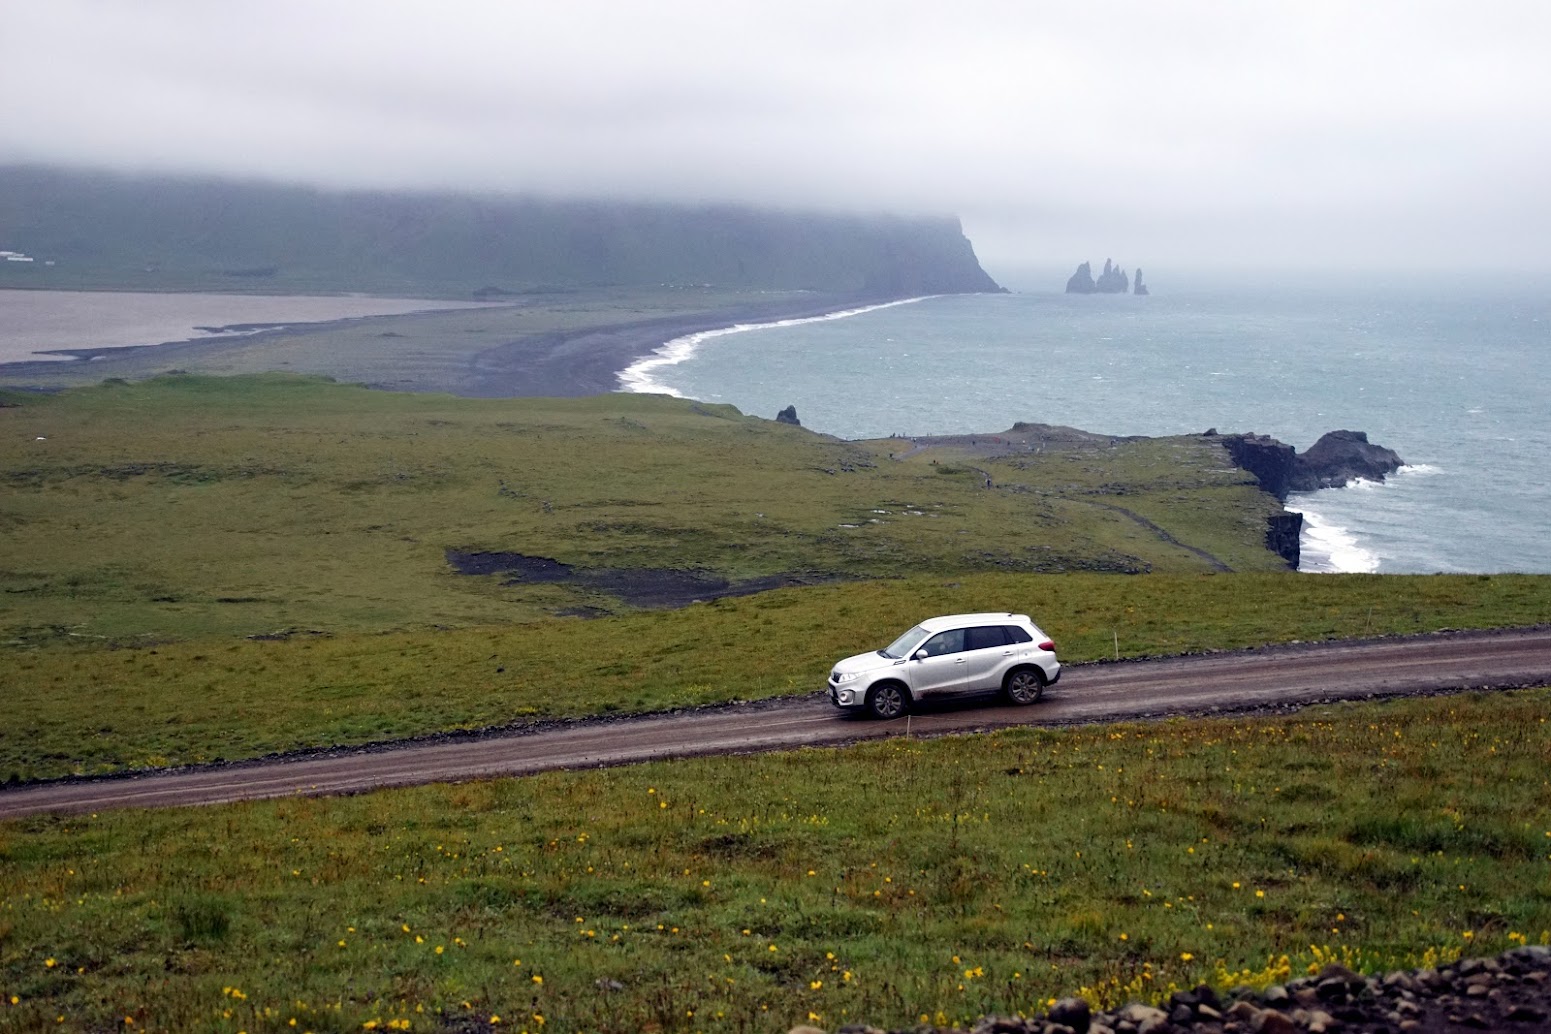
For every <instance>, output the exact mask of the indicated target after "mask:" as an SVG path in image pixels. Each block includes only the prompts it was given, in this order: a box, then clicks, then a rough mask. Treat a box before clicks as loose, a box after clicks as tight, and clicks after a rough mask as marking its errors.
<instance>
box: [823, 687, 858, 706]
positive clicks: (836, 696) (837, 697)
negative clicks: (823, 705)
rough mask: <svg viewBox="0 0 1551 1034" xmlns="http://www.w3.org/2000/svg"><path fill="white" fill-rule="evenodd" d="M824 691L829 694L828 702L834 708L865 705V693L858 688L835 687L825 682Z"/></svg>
mask: <svg viewBox="0 0 1551 1034" xmlns="http://www.w3.org/2000/svg"><path fill="white" fill-rule="evenodd" d="M824 689H825V691H826V692H827V693H829V702H830V703H832V704H834V705H835V706H836V707H843V708H853V707H862V706H864V705H866V703H867V693H866V691H865V690H863V689H862V688H861V687H860V686H853V685H841V686H837V685H835V684H834V683H833V682H826V683H824Z"/></svg>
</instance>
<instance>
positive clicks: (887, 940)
mask: <svg viewBox="0 0 1551 1034" xmlns="http://www.w3.org/2000/svg"><path fill="white" fill-rule="evenodd" d="M1548 704H1551V696H1548V693H1547V691H1543V690H1542V691H1532V692H1518V693H1510V694H1492V695H1468V696H1459V697H1447V698H1434V699H1425V700H1416V701H1395V702H1390V703H1386V704H1366V705H1342V706H1326V707H1320V708H1315V709H1312V710H1310V711H1307V712H1305V713H1303V714H1300V715H1298V716H1294V717H1282V718H1272V719H1234V720H1203V721H1188V722H1186V721H1177V722H1170V723H1165V724H1155V725H1119V726H1102V727H1089V728H1082V729H1073V730H1064V731H1013V732H1004V733H998V734H994V735H988V736H979V737H973V738H959V737H955V738H949V739H940V740H932V741H924V742H923V741H913V740H908V739H895V740H890V741H887V742H882V743H873V744H868V745H864V746H858V747H854V748H848V749H843V750H808V751H796V752H791V753H786V754H779V755H767V756H763V757H760V758H758V759H750V758H718V759H702V760H693V761H683V762H674V763H659V764H650V765H642V766H634V767H629V768H620V769H611V770H606V771H594V772H585V773H556V774H549V775H542V776H537V777H533V778H529V779H521V780H498V781H492V782H482V783H474V784H468V785H458V786H437V787H425V788H419V789H413V790H393V791H384V792H380V793H373V794H368V795H365V796H360V797H351V798H340V799H328V800H305V799H304V800H288V801H281V802H264V803H254V804H246V805H233V806H223V807H215V808H199V809H185V810H180V811H152V812H117V813H103V814H100V815H92V816H79V817H68V818H37V819H30V820H24V821H16V822H10V823H5V824H0V995H3V996H4V1001H3V1002H0V1030H4V1031H35V1030H42V1029H51V1030H53V1029H64V1030H82V1031H84V1030H93V1031H96V1030H108V1029H115V1030H144V1031H180V1032H195V1031H211V1032H221V1034H235V1032H237V1031H248V1032H257V1031H289V1030H293V1029H294V1030H296V1031H319V1032H322V1031H331V1032H341V1034H342V1032H346V1031H359V1030H362V1029H399V1030H402V1029H408V1030H416V1031H458V1032H467V1031H485V1030H497V1031H499V1030H512V1031H522V1030H526V1031H529V1032H533V1034H536V1032H538V1031H545V1032H557V1031H565V1032H569V1031H598V1032H621V1034H623V1032H635V1031H725V1030H748V1031H784V1030H786V1029H788V1028H789V1027H790V1026H792V1025H793V1024H795V1023H800V1022H810V1023H813V1024H816V1025H819V1026H821V1027H824V1028H826V1029H830V1030H833V1029H835V1028H837V1027H839V1026H840V1025H842V1024H845V1023H849V1022H869V1023H874V1024H877V1025H880V1026H887V1027H891V1028H898V1027H909V1026H913V1025H914V1024H915V1023H917V1022H920V1021H930V1022H933V1023H938V1024H947V1023H957V1024H961V1025H964V1026H966V1027H967V1026H968V1025H970V1024H971V1023H972V1022H973V1021H974V1019H975V1018H977V1017H978V1016H980V1015H982V1014H985V1013H1004V1014H1005V1013H1019V1012H1021V1013H1025V1014H1031V1013H1034V1012H1036V1011H1040V1010H1042V1009H1043V1008H1044V1007H1045V1004H1046V1003H1047V1002H1048V1001H1049V1000H1050V999H1051V998H1053V997H1057V996H1064V995H1070V994H1083V995H1085V996H1087V997H1089V998H1091V999H1092V1000H1094V1001H1096V1002H1100V1003H1117V1002H1120V1001H1125V1000H1131V999H1152V998H1157V997H1161V996H1165V995H1167V994H1168V993H1169V991H1170V990H1172V989H1174V988H1176V987H1193V986H1195V984H1196V983H1198V982H1200V981H1208V982H1211V983H1214V984H1216V985H1217V986H1219V987H1222V988H1228V987H1231V986H1234V985H1237V984H1240V983H1253V984H1264V983H1268V982H1275V981H1281V980H1285V979H1287V978H1288V977H1289V976H1290V975H1301V974H1303V973H1305V972H1309V971H1313V970H1316V969H1318V968H1319V967H1320V966H1321V965H1322V964H1323V963H1325V962H1327V961H1331V960H1336V961H1341V962H1344V963H1346V964H1348V965H1352V966H1355V967H1357V968H1359V969H1363V970H1368V971H1375V970H1385V969H1389V968H1400V967H1411V966H1417V965H1432V964H1437V963H1439V962H1441V961H1447V960H1451V959H1453V958H1455V957H1457V956H1459V955H1460V954H1461V953H1465V954H1487V953H1492V952H1496V951H1500V950H1503V949H1505V948H1508V947H1511V946H1513V945H1515V944H1519V943H1525V942H1532V943H1545V942H1547V940H1548V939H1551V889H1548V888H1551V883H1548V880H1547V875H1548V872H1551V821H1548V818H1547V812H1546V808H1545V802H1546V800H1547V796H1548V793H1551V783H1548V781H1547V772H1548V770H1551V769H1548V765H1547V762H1548V761H1551V730H1548V726H1547V723H1546V717H1545V714H1546V710H1547V706H1548ZM497 1017H499V1020H497V1019H496V1018H497Z"/></svg>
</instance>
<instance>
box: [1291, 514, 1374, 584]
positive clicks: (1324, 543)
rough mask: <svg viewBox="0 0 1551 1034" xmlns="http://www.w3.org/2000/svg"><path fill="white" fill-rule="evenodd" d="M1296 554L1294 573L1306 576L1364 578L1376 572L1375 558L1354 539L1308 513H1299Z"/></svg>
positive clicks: (1350, 534) (1353, 536) (1334, 525)
mask: <svg viewBox="0 0 1551 1034" xmlns="http://www.w3.org/2000/svg"><path fill="white" fill-rule="evenodd" d="M1300 508H1301V507H1300ZM1299 553H1300V557H1299V561H1298V570H1299V571H1305V572H1308V573H1310V574H1368V573H1371V572H1373V571H1377V570H1378V569H1379V557H1378V554H1377V553H1375V552H1373V550H1371V549H1367V548H1365V547H1364V546H1363V545H1362V544H1361V543H1359V542H1358V541H1357V536H1356V535H1353V534H1352V533H1351V531H1349V530H1348V529H1346V528H1343V527H1341V526H1340V525H1338V524H1332V523H1331V522H1329V521H1327V520H1325V519H1324V518H1323V517H1321V516H1320V515H1319V514H1317V513H1314V512H1312V511H1310V510H1308V509H1303V534H1302V536H1301V537H1300V542H1299Z"/></svg>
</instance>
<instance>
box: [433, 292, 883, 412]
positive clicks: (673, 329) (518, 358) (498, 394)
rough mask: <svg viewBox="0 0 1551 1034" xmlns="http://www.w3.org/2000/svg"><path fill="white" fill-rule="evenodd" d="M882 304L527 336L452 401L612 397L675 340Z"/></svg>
mask: <svg viewBox="0 0 1551 1034" xmlns="http://www.w3.org/2000/svg"><path fill="white" fill-rule="evenodd" d="M890 300H891V299H889V298H878V297H868V298H860V297H856V296H840V295H812V296H808V297H804V298H789V297H788V298H784V299H781V300H773V301H769V302H751V303H749V304H746V305H738V306H733V307H730V308H725V309H717V310H715V311H711V312H702V313H689V314H685V315H682V316H665V317H659V318H656V319H650V320H642V321H641V322H639V323H625V324H618V325H613V326H603V327H596V328H592V329H583V330H568V331H559V332H555V333H549V334H534V335H531V336H528V337H522V338H518V339H516V340H513V341H508V342H506V343H505V344H502V345H498V346H496V347H495V348H491V349H489V350H487V351H485V352H481V353H480V354H479V356H477V357H476V359H475V361H474V363H473V364H471V366H470V369H469V372H468V377H467V378H466V381H465V383H464V384H463V385H462V386H461V387H460V388H459V390H458V394H459V395H465V396H469V397H473V398H509V397H529V396H558V397H568V398H569V397H576V396H581V395H601V394H604V393H606V392H610V391H618V390H619V374H620V372H621V371H622V370H624V369H625V368H626V367H628V366H629V365H630V364H631V363H633V362H635V361H636V360H638V359H644V358H645V357H646V356H649V355H651V354H652V353H653V352H654V351H656V350H657V349H658V348H660V347H662V346H663V345H664V344H666V343H667V342H669V341H672V340H674V339H675V338H681V337H685V336H686V335H689V334H698V333H700V332H702V331H706V330H716V329H719V328H721V327H730V326H733V325H734V324H738V323H770V322H774V321H776V320H785V319H802V318H805V317H808V316H823V315H825V314H826V313H831V312H839V311H840V310H842V309H849V308H855V307H858V306H861V305H868V304H874V303H877V302H880V301H890Z"/></svg>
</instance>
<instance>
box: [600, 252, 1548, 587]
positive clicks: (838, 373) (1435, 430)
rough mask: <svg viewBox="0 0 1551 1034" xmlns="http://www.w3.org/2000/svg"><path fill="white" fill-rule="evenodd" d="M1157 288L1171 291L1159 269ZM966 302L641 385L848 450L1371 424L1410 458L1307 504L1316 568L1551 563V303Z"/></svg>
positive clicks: (1312, 298) (748, 330) (1444, 284)
mask: <svg viewBox="0 0 1551 1034" xmlns="http://www.w3.org/2000/svg"><path fill="white" fill-rule="evenodd" d="M1148 279H1149V283H1150V284H1152V283H1153V281H1154V280H1155V276H1154V275H1153V274H1151V272H1150V275H1149V278H1148ZM1153 291H1154V293H1153V294H1152V295H1150V296H1145V297H1136V296H1134V295H1067V294H1064V293H1060V292H1059V290H1052V291H1045V292H1040V291H1028V292H1017V293H1011V294H983V295H953V296H938V297H927V298H921V299H914V300H911V301H909V302H905V303H893V304H889V305H882V306H871V307H864V308H860V309H853V310H847V311H843V312H837V313H834V314H831V315H829V316H825V317H818V318H814V319H802V320H786V321H781V322H779V323H773V324H763V325H757V326H737V327H730V328H726V329H723V330H718V331H711V332H708V333H702V334H695V335H691V336H689V337H685V338H680V339H677V340H675V341H670V342H667V343H666V344H665V345H664V346H663V347H662V348H661V349H659V350H658V352H657V354H655V355H653V356H651V357H649V358H647V359H645V360H643V361H641V362H638V363H637V364H635V365H634V366H632V367H631V368H630V369H628V370H626V371H624V372H623V373H622V374H621V387H622V388H623V389H624V390H630V391H650V392H664V393H668V394H673V395H680V396H685V397H689V398H694V399H699V400H702V401H707V402H719V403H731V404H732V405H734V406H737V407H738V408H739V409H740V410H742V411H743V412H745V413H752V414H756V415H760V416H765V417H773V416H774V415H775V414H776V413H777V412H778V411H779V410H780V409H782V408H784V407H786V406H789V405H790V406H795V407H796V411H797V415H798V418H799V419H800V420H801V422H802V424H803V426H804V427H807V428H810V429H812V430H815V431H821V432H825V433H828V434H832V435H836V436H838V437H841V438H879V437H885V436H888V435H893V434H902V435H936V434H961V433H970V432H983V433H994V432H996V431H999V430H1005V429H1007V428H1009V427H1011V426H1012V424H1013V423H1014V422H1016V421H1020V420H1022V421H1029V422H1037V423H1046V424H1062V425H1066V426H1070V427H1077V428H1081V429H1083V430H1086V431H1094V432H1100V433H1106V434H1115V435H1172V434H1185V433H1192V432H1201V431H1205V430H1207V429H1209V428H1215V429H1216V430H1218V431H1220V432H1223V433H1229V432H1256V433H1260V434H1267V435H1270V436H1272V437H1274V438H1277V439H1280V440H1281V441H1283V442H1286V443H1288V444H1290V445H1293V446H1295V447H1296V448H1298V449H1299V450H1300V451H1301V450H1304V449H1307V448H1308V447H1309V446H1311V445H1313V444H1314V442H1315V441H1316V440H1317V439H1318V438H1319V437H1320V435H1322V434H1324V433H1325V432H1327V431H1333V430H1353V431H1364V432H1366V433H1367V435H1368V438H1369V441H1371V442H1375V443H1377V444H1380V445H1384V446H1387V447H1389V448H1391V449H1393V450H1395V452H1397V453H1398V454H1399V455H1400V456H1401V458H1402V459H1403V460H1404V461H1405V465H1404V466H1403V467H1402V468H1401V469H1400V471H1399V472H1398V473H1396V474H1393V475H1391V476H1390V477H1388V478H1387V479H1385V480H1384V481H1383V482H1382V483H1380V482H1366V481H1364V482H1357V483H1355V484H1352V485H1349V486H1347V487H1345V488H1339V489H1323V490H1320V491H1317V492H1309V493H1298V494H1294V495H1293V496H1292V497H1291V498H1289V499H1288V501H1287V506H1288V508H1289V509H1294V510H1298V511H1301V512H1302V513H1303V515H1304V518H1305V526H1304V533H1303V542H1302V549H1303V559H1302V564H1301V566H1300V569H1301V570H1303V571H1308V572H1315V573H1318V572H1386V573H1432V572H1471V573H1483V574H1484V573H1497V572H1526V573H1530V572H1538V573H1547V572H1551V473H1548V463H1551V293H1548V292H1547V291H1545V290H1544V289H1540V290H1536V289H1534V287H1533V286H1526V285H1519V286H1509V285H1507V284H1502V283H1498V282H1494V281H1470V282H1460V281H1450V280H1444V281H1441V282H1436V283H1420V282H1404V283H1396V284H1391V285H1376V284H1367V283H1361V282H1359V283H1355V284H1354V283H1352V282H1351V281H1343V282H1340V283H1331V284H1319V283H1315V284H1307V283H1300V284H1273V285H1270V286H1268V285H1265V284H1256V283H1247V284H1243V285H1237V286H1232V287H1229V286H1218V285H1212V284H1206V285H1196V286H1192V287H1188V288H1185V289H1181V290H1177V291H1168V290H1166V289H1160V288H1159V287H1158V286H1154V287H1153Z"/></svg>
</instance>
